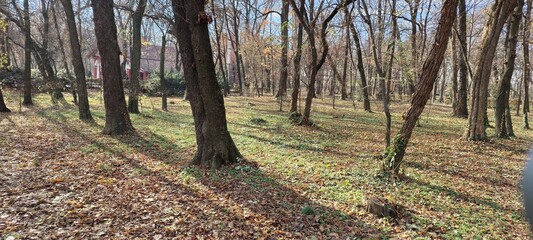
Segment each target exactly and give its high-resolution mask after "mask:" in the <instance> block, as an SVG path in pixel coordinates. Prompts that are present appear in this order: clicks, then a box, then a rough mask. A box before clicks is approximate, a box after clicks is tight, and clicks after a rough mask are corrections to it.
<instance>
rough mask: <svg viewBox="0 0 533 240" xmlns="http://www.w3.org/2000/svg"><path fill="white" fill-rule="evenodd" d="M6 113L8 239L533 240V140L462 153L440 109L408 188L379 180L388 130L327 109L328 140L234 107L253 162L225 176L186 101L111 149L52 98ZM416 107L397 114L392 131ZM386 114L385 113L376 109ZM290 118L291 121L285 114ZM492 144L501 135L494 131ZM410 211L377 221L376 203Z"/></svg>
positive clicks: (254, 101)
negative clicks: (531, 157)
mask: <svg viewBox="0 0 533 240" xmlns="http://www.w3.org/2000/svg"><path fill="white" fill-rule="evenodd" d="M13 97H15V96H14V94H13V93H8V99H9V101H8V104H9V107H10V108H11V109H12V110H14V113H10V114H0V134H1V135H0V236H1V237H3V238H7V237H9V236H12V237H14V238H15V239H18V238H25V239H47V238H49V239H58V238H60V239H65V238H74V239H88V238H101V239H131V238H135V237H137V238H149V239H152V238H153V239H166V238H176V237H178V238H181V239H252V238H253V239H302V238H307V239H346V238H380V237H397V238H400V239H411V238H427V239H430V238H432V239H434V238H444V239H457V238H489V239H493V238H494V239H502V238H506V239H528V238H530V237H531V235H530V233H529V230H528V225H527V222H526V221H525V219H524V217H523V207H522V204H521V196H520V191H519V187H520V185H519V182H520V179H521V171H522V169H523V167H524V163H525V157H526V151H527V150H528V147H529V145H530V143H531V142H532V140H533V131H525V130H522V129H521V126H520V122H521V118H518V117H516V118H514V119H513V120H514V123H515V131H516V134H517V136H518V137H517V138H513V139H508V140H498V139H491V140H489V141H487V142H481V143H474V142H467V141H464V140H461V139H460V138H461V135H462V133H463V132H464V128H465V126H466V120H464V119H455V118H451V117H449V112H450V111H451V110H450V108H449V107H447V106H439V105H433V106H428V108H427V109H426V111H425V112H424V114H423V117H422V120H421V121H420V123H421V126H420V127H418V128H416V129H415V134H414V135H413V140H412V142H411V145H410V146H409V149H408V153H407V157H406V159H405V161H406V163H405V165H404V166H405V168H404V169H405V171H404V174H405V175H406V176H407V179H406V180H404V181H401V182H395V183H390V182H389V181H385V180H382V179H380V178H378V177H376V173H377V169H378V168H379V165H380V162H379V160H378V157H377V156H379V155H380V154H381V153H382V152H383V145H384V143H383V133H384V117H383V115H382V114H381V113H366V112H364V111H362V109H361V107H360V104H359V103H358V104H357V105H356V107H357V109H355V110H354V109H353V106H352V103H351V102H348V101H337V109H333V108H332V107H331V100H321V99H317V100H316V101H315V108H314V111H313V115H312V116H313V119H314V121H315V123H316V124H317V126H316V127H311V128H310V127H300V126H293V125H291V124H290V123H289V122H288V120H287V115H288V114H287V113H286V112H279V111H277V109H278V108H279V107H278V106H277V104H276V102H275V100H273V99H272V98H271V97H262V98H244V97H228V98H226V105H227V112H228V118H229V128H230V131H231V134H232V136H233V138H234V140H235V142H236V144H237V146H238V147H239V149H240V150H241V152H242V154H243V155H244V156H245V160H243V161H242V163H241V164H239V165H236V166H232V167H228V168H224V169H221V170H219V171H206V170H202V169H196V168H191V167H187V162H188V160H189V159H191V157H192V155H193V154H194V150H195V147H194V146H195V140H194V132H193V127H194V126H193V123H192V118H191V114H190V108H189V106H188V104H187V102H185V101H183V100H180V99H171V100H170V101H171V104H170V105H169V110H170V111H169V112H161V111H159V110H156V109H157V108H158V107H157V106H158V104H159V101H160V100H159V99H156V98H144V99H143V102H142V103H143V104H142V105H143V106H142V112H143V113H142V114H141V115H132V120H133V124H134V126H135V128H136V129H137V135H135V136H124V137H115V138H114V137H108V136H102V135H101V134H100V133H99V132H100V131H101V129H102V128H103V124H104V113H103V109H102V101H101V98H99V97H98V95H97V94H95V95H94V97H93V98H92V99H91V104H92V108H93V114H94V116H95V119H96V122H95V123H92V124H90V123H84V122H81V121H79V120H77V117H76V116H77V111H76V108H75V106H74V105H72V104H70V103H62V104H57V105H53V104H50V103H49V99H48V97H47V96H44V95H41V96H39V97H38V99H37V100H36V102H37V103H39V104H38V105H36V106H34V107H32V108H22V109H21V110H22V112H18V110H19V108H18V104H17V103H15V102H13V101H12V100H13ZM406 107H407V106H406V105H399V104H397V105H394V107H393V112H394V115H393V122H394V130H396V129H398V127H399V126H400V125H399V124H400V123H401V115H402V113H403V111H405V109H406ZM373 108H374V110H378V109H377V108H378V106H373ZM285 109H288V107H287V106H285ZM489 131H490V130H489ZM371 196H379V197H382V198H385V199H388V200H389V201H391V202H393V203H396V204H399V205H402V206H404V207H405V209H406V212H407V213H408V214H404V216H403V217H402V218H400V219H391V218H381V219H380V218H377V217H375V216H373V215H371V214H369V213H367V212H366V209H365V204H364V201H365V199H367V198H369V197H371Z"/></svg>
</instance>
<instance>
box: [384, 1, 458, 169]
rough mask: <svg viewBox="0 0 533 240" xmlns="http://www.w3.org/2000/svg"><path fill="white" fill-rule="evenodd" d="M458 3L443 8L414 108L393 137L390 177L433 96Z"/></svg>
mask: <svg viewBox="0 0 533 240" xmlns="http://www.w3.org/2000/svg"><path fill="white" fill-rule="evenodd" d="M457 2H458V1H457V0H446V1H445V2H444V3H443V5H442V10H441V17H440V21H439V25H438V27H437V31H436V34H435V42H434V43H433V46H432V49H431V51H430V52H429V55H428V57H427V59H426V61H425V62H424V65H423V67H422V72H421V74H420V78H419V82H418V84H417V86H416V90H415V93H414V95H413V98H412V101H411V106H410V107H409V110H408V111H407V113H406V115H405V120H404V122H403V124H402V128H401V129H400V131H399V132H398V133H397V134H396V136H395V137H394V141H393V143H392V145H391V146H390V147H389V148H388V149H386V153H387V155H386V156H385V161H384V163H383V170H384V171H385V172H387V173H391V174H394V175H397V174H398V173H399V170H400V166H401V163H402V161H403V157H404V155H405V150H406V149H407V144H408V143H409V139H410V138H411V135H412V133H413V129H414V128H415V125H416V122H417V121H418V119H419V117H420V115H421V114H422V111H424V107H425V106H426V103H427V101H428V100H429V98H430V96H431V91H432V89H433V85H434V84H435V81H436V79H437V75H438V74H439V69H440V67H441V65H442V62H443V60H444V55H445V53H446V49H447V46H448V39H449V38H450V34H451V31H452V27H453V22H454V19H455V16H456V14H457V10H456V9H457Z"/></svg>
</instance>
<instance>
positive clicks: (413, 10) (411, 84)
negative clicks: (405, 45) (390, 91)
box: [407, 0, 420, 98]
mask: <svg viewBox="0 0 533 240" xmlns="http://www.w3.org/2000/svg"><path fill="white" fill-rule="evenodd" d="M408 3H409V12H410V15H411V35H410V36H409V40H410V42H411V61H412V68H413V69H412V77H411V78H407V85H408V89H409V98H410V97H411V96H412V95H413V93H415V81H416V80H417V79H418V69H419V66H418V44H417V35H418V34H417V32H418V26H417V21H418V9H419V6H420V0H409V1H408Z"/></svg>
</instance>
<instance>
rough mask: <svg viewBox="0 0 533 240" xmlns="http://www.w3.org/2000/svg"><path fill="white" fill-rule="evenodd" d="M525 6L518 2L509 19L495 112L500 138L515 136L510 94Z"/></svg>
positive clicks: (497, 132) (520, 0)
mask: <svg viewBox="0 0 533 240" xmlns="http://www.w3.org/2000/svg"><path fill="white" fill-rule="evenodd" d="M523 6H524V1H523V0H518V5H517V6H516V7H515V9H514V12H513V15H512V16H511V17H510V18H509V25H508V28H507V36H506V38H505V55H506V61H505V70H504V72H503V76H502V78H501V80H500V81H499V83H498V95H497V96H496V110H495V124H496V136H497V137H499V138H507V137H513V136H514V132H513V126H512V122H511V111H510V107H509V92H510V91H511V79H512V77H513V72H514V65H515V59H516V46H517V45H518V32H519V31H520V20H521V19H522V8H523Z"/></svg>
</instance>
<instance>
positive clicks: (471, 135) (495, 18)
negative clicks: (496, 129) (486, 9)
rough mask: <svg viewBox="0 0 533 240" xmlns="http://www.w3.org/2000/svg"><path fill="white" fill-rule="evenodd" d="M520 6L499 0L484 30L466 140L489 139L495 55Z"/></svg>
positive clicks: (474, 77)
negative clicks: (490, 93) (515, 9)
mask: <svg viewBox="0 0 533 240" xmlns="http://www.w3.org/2000/svg"><path fill="white" fill-rule="evenodd" d="M517 4H518V2H517V0H497V1H496V2H495V3H494V5H493V6H492V9H491V14H490V15H489V16H488V20H487V23H486V24H485V27H484V29H483V37H482V41H481V49H480V51H479V56H478V58H477V59H478V62H477V64H476V71H475V74H474V76H473V78H472V85H473V86H472V96H471V105H470V106H471V107H470V108H471V111H472V112H471V114H470V115H469V118H468V129H467V131H466V133H465V138H466V139H468V140H472V141H479V140H484V139H486V138H487V133H486V132H485V128H486V118H487V96H488V86H489V80H490V75H491V72H492V71H491V68H492V62H493V60H494V53H495V51H496V47H497V45H498V40H499V37H500V33H501V31H502V28H503V25H504V24H505V22H507V19H508V18H509V15H510V14H511V12H512V11H513V9H514V8H515V6H516V5H517Z"/></svg>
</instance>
